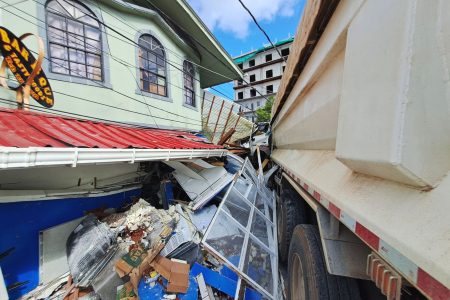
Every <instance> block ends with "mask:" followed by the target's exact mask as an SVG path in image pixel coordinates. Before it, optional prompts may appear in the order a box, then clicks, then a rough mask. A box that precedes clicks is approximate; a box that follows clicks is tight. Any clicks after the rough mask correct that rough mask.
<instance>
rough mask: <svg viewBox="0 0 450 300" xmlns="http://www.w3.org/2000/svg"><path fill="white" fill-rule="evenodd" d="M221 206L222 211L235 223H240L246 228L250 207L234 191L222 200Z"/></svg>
mask: <svg viewBox="0 0 450 300" xmlns="http://www.w3.org/2000/svg"><path fill="white" fill-rule="evenodd" d="M223 206H224V207H223V210H225V211H226V212H228V213H229V214H230V215H231V216H232V217H233V218H234V219H235V220H236V221H238V222H239V223H241V225H242V226H247V222H248V218H249V216H250V205H249V204H248V203H247V202H246V201H245V200H244V198H243V197H242V196H241V195H239V193H238V192H236V190H235V189H231V191H230V193H229V194H228V197H227V198H226V199H225V200H224V205H223Z"/></svg>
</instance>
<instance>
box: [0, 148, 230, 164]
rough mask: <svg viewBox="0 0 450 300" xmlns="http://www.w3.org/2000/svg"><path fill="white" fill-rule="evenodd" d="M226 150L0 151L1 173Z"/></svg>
mask: <svg viewBox="0 0 450 300" xmlns="http://www.w3.org/2000/svg"><path fill="white" fill-rule="evenodd" d="M226 155H227V150H225V149H107V148H105V149H104V148H95V149H92V148H46V147H30V148H15V147H0V169H17V168H30V167H48V166H72V167H76V166H77V165H79V164H102V163H118V162H124V163H136V162H144V161H169V160H178V159H194V158H208V157H221V156H226Z"/></svg>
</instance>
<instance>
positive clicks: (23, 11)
mask: <svg viewBox="0 0 450 300" xmlns="http://www.w3.org/2000/svg"><path fill="white" fill-rule="evenodd" d="M0 1H1V0H0ZM1 2H3V1H1ZM3 3H4V2H3ZM16 9H17V10H19V11H22V10H20V9H18V8H16ZM5 10H6V9H5ZM6 11H7V12H9V13H11V14H13V15H16V14H14V13H12V12H11V11H8V10H6ZM22 12H24V11H22ZM24 13H26V12H24ZM16 16H17V15H16ZM17 17H19V16H17ZM27 21H28V22H30V23H32V24H34V25H37V26H39V25H38V24H35V23H33V22H31V21H29V20H27ZM40 27H42V26H40ZM45 29H46V28H45ZM109 36H110V35H109ZM105 53H106V52H105ZM111 56H112V55H111ZM122 64H123V62H122ZM62 67H64V66H62ZM133 67H134V68H136V67H135V66H133ZM135 80H137V79H135ZM91 81H93V82H95V83H96V84H99V83H98V82H96V81H94V80H91ZM99 85H101V84H99ZM177 87H178V86H177ZM178 88H180V87H178ZM181 89H182V88H181ZM115 92H117V93H119V94H121V93H120V92H118V91H115ZM60 94H64V93H60ZM65 95H67V96H72V97H74V96H73V95H68V94H65ZM121 95H122V96H126V97H128V98H130V97H129V96H127V95H124V94H121ZM197 96H198V95H197ZM75 98H78V99H83V100H86V101H91V100H89V99H85V98H80V97H75ZM131 99H133V100H137V99H135V98H131ZM205 100H206V101H211V100H209V99H205ZM91 102H93V103H96V104H100V105H103V104H102V103H98V102H95V101H91ZM145 104H146V103H145ZM107 106H109V107H112V108H116V109H121V108H118V107H115V106H110V105H107ZM155 108H156V109H160V108H158V107H155ZM126 111H129V112H134V111H130V110H126ZM163 111H165V110H163ZM165 112H167V111H165ZM64 113H69V112H64ZM134 113H137V112H134ZM168 113H171V114H173V113H172V112H168ZM175 115H176V114H175ZM81 116H83V117H89V116H84V115H81ZM152 117H153V116H152ZM183 117H184V116H183ZM157 118H160V119H165V120H169V121H175V122H180V123H187V122H184V121H178V120H173V119H167V118H161V117H157ZM97 119H98V118H97ZM195 121H197V119H195ZM200 122H201V121H200ZM155 123H156V122H155ZM188 124H192V123H188ZM222 127H223V126H222Z"/></svg>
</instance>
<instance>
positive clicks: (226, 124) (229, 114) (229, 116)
mask: <svg viewBox="0 0 450 300" xmlns="http://www.w3.org/2000/svg"><path fill="white" fill-rule="evenodd" d="M233 108H234V103H233V104H232V105H231V108H230V112H229V113H228V117H227V120H226V121H225V125H224V126H223V130H222V135H221V136H220V139H222V138H223V136H224V134H225V131H226V130H227V126H228V122H229V121H230V118H231V114H232V113H233ZM230 137H231V136H230Z"/></svg>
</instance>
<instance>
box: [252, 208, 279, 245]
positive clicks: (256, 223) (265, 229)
mask: <svg viewBox="0 0 450 300" xmlns="http://www.w3.org/2000/svg"><path fill="white" fill-rule="evenodd" d="M269 230H270V231H271V232H273V231H272V225H271V224H270V222H269V221H268V220H267V219H266V218H264V217H263V216H262V215H261V213H260V212H258V211H257V210H255V211H254V213H253V219H252V227H251V229H250V232H251V233H252V234H253V235H254V236H256V237H257V238H258V239H259V240H260V241H261V242H263V243H264V244H265V245H266V246H267V247H269V246H270V245H269Z"/></svg>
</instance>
